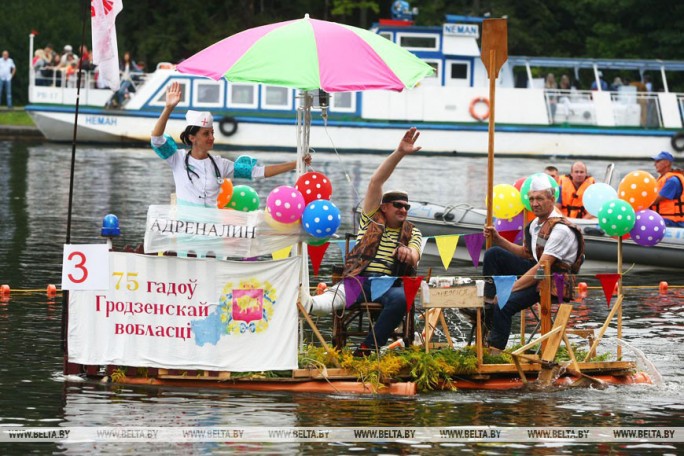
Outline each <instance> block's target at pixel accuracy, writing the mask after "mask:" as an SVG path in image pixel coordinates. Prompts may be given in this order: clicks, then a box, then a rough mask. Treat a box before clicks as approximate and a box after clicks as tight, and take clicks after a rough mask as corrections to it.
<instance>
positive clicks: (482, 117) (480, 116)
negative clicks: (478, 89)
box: [470, 97, 489, 122]
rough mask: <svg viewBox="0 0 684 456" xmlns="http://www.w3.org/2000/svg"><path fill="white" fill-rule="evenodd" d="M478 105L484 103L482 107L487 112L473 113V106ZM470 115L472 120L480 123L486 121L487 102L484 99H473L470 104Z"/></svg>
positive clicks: (487, 114)
mask: <svg viewBox="0 0 684 456" xmlns="http://www.w3.org/2000/svg"><path fill="white" fill-rule="evenodd" d="M480 103H484V105H485V106H486V107H487V110H486V111H485V112H483V113H482V114H478V113H477V111H475V106H477V105H478V104H480ZM470 115H471V116H472V117H473V119H475V120H479V121H480V122H483V121H485V120H487V119H488V118H489V100H488V99H486V98H485V97H477V98H473V101H471V102H470Z"/></svg>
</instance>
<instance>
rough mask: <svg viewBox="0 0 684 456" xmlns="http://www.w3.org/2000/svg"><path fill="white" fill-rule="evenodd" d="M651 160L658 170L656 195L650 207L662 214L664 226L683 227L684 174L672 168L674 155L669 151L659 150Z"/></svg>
mask: <svg viewBox="0 0 684 456" xmlns="http://www.w3.org/2000/svg"><path fill="white" fill-rule="evenodd" d="M653 160H654V161H655V162H654V166H655V169H656V171H657V172H658V183H657V185H658V196H656V199H655V201H654V202H653V206H651V209H653V210H654V211H656V212H657V213H659V214H660V215H662V216H663V219H664V220H665V225H666V226H678V227H684V192H683V191H682V190H683V189H684V174H683V172H682V170H681V169H677V170H675V169H673V168H672V163H673V162H674V157H673V156H672V154H671V153H669V152H665V151H663V152H660V153H659V154H658V155H655V156H654V157H653Z"/></svg>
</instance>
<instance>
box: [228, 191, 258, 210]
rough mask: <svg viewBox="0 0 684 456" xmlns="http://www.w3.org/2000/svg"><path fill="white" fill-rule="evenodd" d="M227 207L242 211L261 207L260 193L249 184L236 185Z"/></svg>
mask: <svg viewBox="0 0 684 456" xmlns="http://www.w3.org/2000/svg"><path fill="white" fill-rule="evenodd" d="M226 207H227V208H228V209H235V210H236V211H242V212H251V211H256V210H257V209H259V194H258V193H257V192H256V190H254V189H253V188H252V187H250V186H249V185H236V186H235V187H233V196H232V197H231V198H230V201H228V204H227V205H226Z"/></svg>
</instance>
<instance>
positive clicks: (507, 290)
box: [493, 276, 517, 309]
mask: <svg viewBox="0 0 684 456" xmlns="http://www.w3.org/2000/svg"><path fill="white" fill-rule="evenodd" d="M493 279H494V285H495V286H496V297H497V301H498V302H499V309H503V307H504V306H505V305H506V303H507V302H508V298H510V297H511V289H512V288H513V284H514V283H515V280H516V279H517V277H516V276H494V277H493Z"/></svg>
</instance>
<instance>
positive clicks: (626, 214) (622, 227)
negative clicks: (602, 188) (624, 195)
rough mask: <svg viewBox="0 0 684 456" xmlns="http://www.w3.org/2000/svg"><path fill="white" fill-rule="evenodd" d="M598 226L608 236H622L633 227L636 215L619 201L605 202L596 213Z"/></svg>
mask: <svg viewBox="0 0 684 456" xmlns="http://www.w3.org/2000/svg"><path fill="white" fill-rule="evenodd" d="M598 221H599V226H600V227H601V229H602V230H603V231H605V232H606V234H608V235H609V236H622V235H623V234H627V233H629V231H630V230H631V229H632V228H633V227H634V223H635V221H636V215H635V213H634V209H632V206H630V205H629V203H627V201H623V200H621V199H614V200H611V201H607V202H606V203H604V204H603V206H602V207H601V210H600V211H599V213H598Z"/></svg>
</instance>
